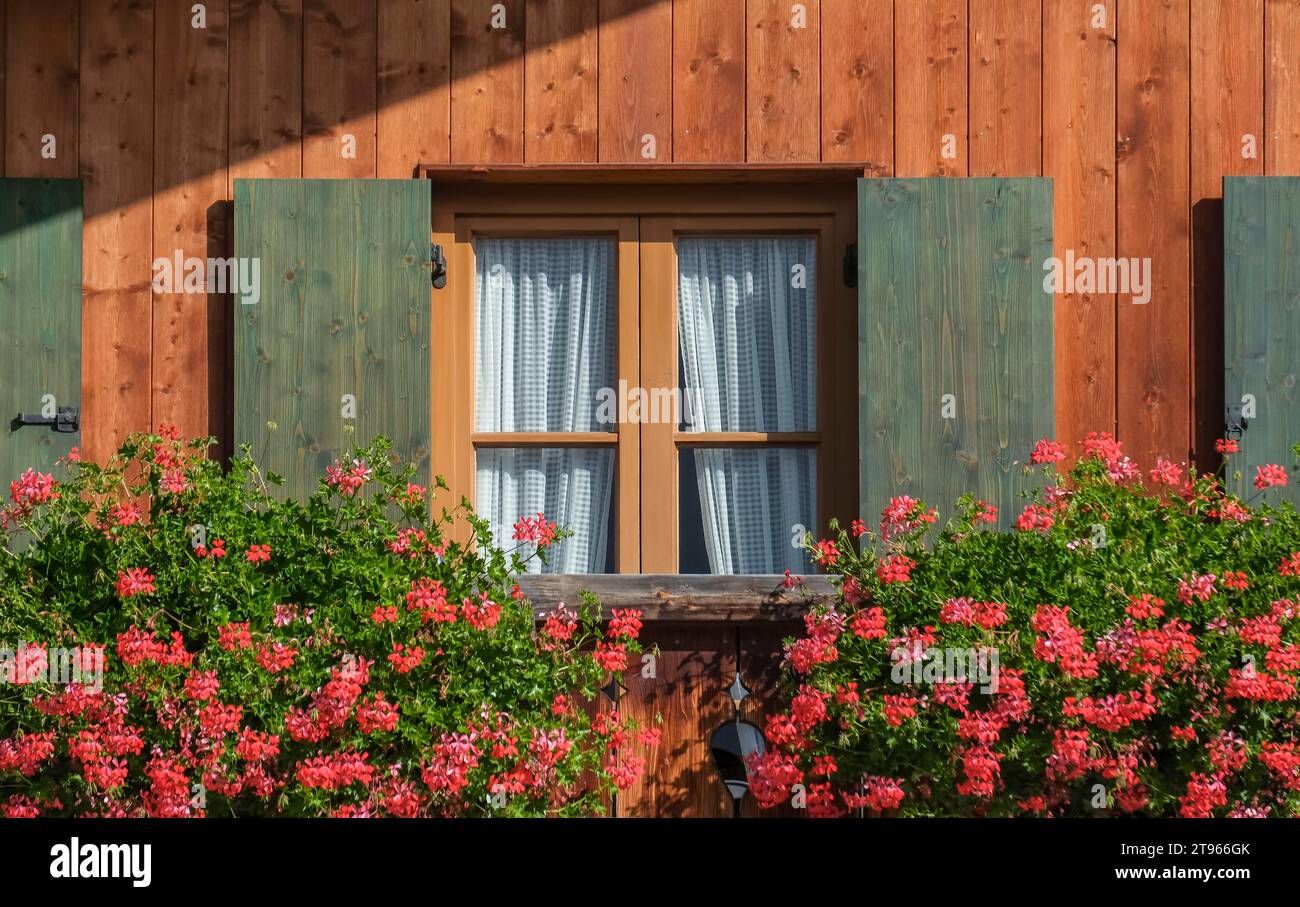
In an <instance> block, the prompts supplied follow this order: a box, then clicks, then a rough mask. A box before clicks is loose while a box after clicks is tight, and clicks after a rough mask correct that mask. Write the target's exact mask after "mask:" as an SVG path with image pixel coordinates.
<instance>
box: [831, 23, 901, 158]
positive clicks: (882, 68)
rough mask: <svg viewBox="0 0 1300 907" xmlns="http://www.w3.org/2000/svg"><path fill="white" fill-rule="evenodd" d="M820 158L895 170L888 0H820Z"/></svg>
mask: <svg viewBox="0 0 1300 907" xmlns="http://www.w3.org/2000/svg"><path fill="white" fill-rule="evenodd" d="M821 9H822V16H821V18H822V54H821V59H822V75H821V84H822V89H821V107H822V115H821V121H822V160H823V161H863V162H864V163H865V164H866V167H865V168H864V169H865V171H866V175H867V176H892V175H893V173H894V3H893V0H822V7H821Z"/></svg>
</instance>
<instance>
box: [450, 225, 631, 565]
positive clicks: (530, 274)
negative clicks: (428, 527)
mask: <svg viewBox="0 0 1300 907" xmlns="http://www.w3.org/2000/svg"><path fill="white" fill-rule="evenodd" d="M475 252H476V255H477V283H476V304H477V318H478V331H477V333H478V340H477V364H478V368H477V373H478V379H477V393H476V398H475V399H476V408H477V412H476V417H475V424H476V425H477V427H478V430H479V431H483V432H525V431H551V432H581V431H605V430H608V431H613V430H614V426H612V425H604V424H599V423H598V422H597V408H598V407H597V403H598V395H597V392H598V391H600V390H601V389H602V388H610V387H614V386H616V380H617V379H616V371H615V369H616V363H615V324H616V297H615V279H616V277H615V271H614V244H613V241H612V240H609V239H607V238H602V237H570V238H562V239H560V238H554V239H553V238H539V239H526V238H482V239H479V240H478V241H477V243H476V245H475ZM613 488H614V452H613V450H609V449H589V448H588V449H584V448H553V449H549V448H548V449H541V448H483V449H480V450H479V451H478V456H477V501H476V509H477V510H478V512H479V513H480V514H481V515H482V516H484V517H485V518H486V519H488V520H489V522H490V523H491V525H492V532H493V535H494V537H495V539H496V541H497V544H498V545H500V546H502V547H504V548H512V547H514V546H515V545H516V544H517V543H516V542H514V541H512V539H511V536H512V535H513V526H514V523H515V521H516V520H518V519H519V518H520V517H524V516H528V517H531V516H534V515H535V514H537V513H538V512H539V511H540V512H541V513H543V514H544V515H545V516H546V518H547V519H549V520H553V521H555V522H556V523H558V524H559V525H560V526H563V527H566V528H568V529H570V530H572V531H573V532H574V535H573V536H572V537H571V538H569V539H566V540H565V541H563V542H561V543H560V544H559V545H558V546H555V547H553V548H552V550H551V551H550V554H549V559H550V563H549V564H548V565H547V566H546V567H545V568H543V567H542V566H541V565H540V563H538V562H537V561H533V562H532V563H531V564H530V569H531V570H534V571H537V570H543V569H544V570H545V571H546V572H548V573H599V572H602V571H604V570H605V569H606V557H607V554H608V551H609V529H610V526H609V514H610V506H611V503H612V497H613Z"/></svg>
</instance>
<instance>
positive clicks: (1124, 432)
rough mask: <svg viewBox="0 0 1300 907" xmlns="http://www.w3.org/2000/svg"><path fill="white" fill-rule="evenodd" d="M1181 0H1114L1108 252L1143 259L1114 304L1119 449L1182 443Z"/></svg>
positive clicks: (1187, 353) (1178, 455)
mask: <svg viewBox="0 0 1300 907" xmlns="http://www.w3.org/2000/svg"><path fill="white" fill-rule="evenodd" d="M1188 11H1189V10H1188V0H1154V2H1146V0H1118V28H1119V43H1118V61H1117V64H1116V69H1117V76H1116V78H1117V82H1118V109H1117V118H1118V123H1119V151H1118V153H1119V161H1118V167H1117V174H1116V183H1117V199H1118V212H1117V254H1118V256H1119V257H1121V258H1130V259H1132V258H1137V259H1148V258H1149V259H1150V261H1151V284H1152V286H1151V301H1150V302H1149V303H1147V304H1145V305H1135V304H1133V302H1132V299H1131V297H1130V296H1128V295H1126V294H1121V295H1120V296H1119V298H1118V300H1117V325H1118V342H1117V349H1116V362H1117V375H1116V397H1117V403H1116V416H1117V421H1118V423H1119V439H1120V441H1122V442H1123V444H1124V449H1125V451H1126V452H1127V453H1128V454H1129V455H1131V456H1132V457H1133V458H1134V459H1135V460H1137V461H1138V462H1139V463H1142V464H1144V465H1145V464H1150V463H1154V462H1155V461H1156V458H1157V457H1158V456H1165V457H1169V458H1170V459H1172V460H1174V461H1175V462H1179V461H1184V460H1186V459H1187V458H1188V454H1189V452H1190V447H1191V411H1190V402H1191V400H1190V394H1191V345H1190V336H1191V325H1190V315H1191V305H1190V295H1191V294H1190V289H1191V286H1190V273H1189V271H1190V265H1191V223H1190V213H1191V206H1190V191H1189V185H1188V170H1189V167H1190V161H1189V157H1190V149H1189V144H1190V133H1189V128H1190V123H1189V115H1188V109H1189V107H1190V101H1191V95H1190V93H1191V78H1190V74H1189V71H1188V70H1189V62H1190V58H1191V52H1190V47H1189V34H1188V32H1189V28H1188Z"/></svg>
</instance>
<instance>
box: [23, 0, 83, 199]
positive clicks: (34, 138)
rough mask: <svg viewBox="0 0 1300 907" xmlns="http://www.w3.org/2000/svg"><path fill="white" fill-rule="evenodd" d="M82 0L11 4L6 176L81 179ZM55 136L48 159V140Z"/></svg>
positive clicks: (52, 0) (53, 0)
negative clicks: (80, 51) (78, 155)
mask: <svg viewBox="0 0 1300 907" xmlns="http://www.w3.org/2000/svg"><path fill="white" fill-rule="evenodd" d="M79 20H80V14H79V9H78V4H77V0H51V2H49V3H44V2H42V3H11V4H9V6H8V22H7V25H6V28H5V155H4V160H5V174H6V175H7V176H46V177H64V178H72V177H75V176H76V175H77V102H78V89H79V86H80V78H81V77H80V72H79V63H80V58H79V48H78V28H79V26H78V22H79ZM47 135H48V136H53V138H54V144H53V146H52V154H53V156H46V152H45V149H46V148H47V145H46V142H45V139H44V136H47Z"/></svg>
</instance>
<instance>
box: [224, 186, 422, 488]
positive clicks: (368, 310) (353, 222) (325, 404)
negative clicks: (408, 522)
mask: <svg viewBox="0 0 1300 907" xmlns="http://www.w3.org/2000/svg"><path fill="white" fill-rule="evenodd" d="M429 216H430V206H429V186H428V184H427V183H425V182H424V181H420V180H292V181H281V180H240V181H239V182H237V183H236V184H235V250H236V253H235V254H236V255H238V256H241V257H245V256H247V257H257V258H259V259H260V260H261V262H262V275H263V279H262V294H261V300H260V301H259V302H258V303H257V304H256V305H239V306H238V307H237V312H236V319H237V324H236V330H235V400H236V409H235V430H236V436H237V438H238V441H239V442H240V443H244V442H247V443H250V444H252V445H253V452H254V455H255V456H257V457H258V462H259V463H260V464H264V465H265V467H266V468H268V469H270V470H272V471H274V472H277V473H280V474H281V475H284V476H285V477H286V482H285V485H284V487H283V493H284V494H286V495H289V496H293V497H303V496H305V495H306V494H309V493H310V492H311V491H313V490H314V489H315V488H316V484H317V481H318V479H319V478H320V476H322V475H324V472H325V468H326V467H327V466H329V465H330V464H331V463H333V462H334V460H336V459H337V458H338V457H340V456H341V455H342V454H344V453H346V451H347V450H348V448H350V447H351V446H352V444H353V443H354V441H355V442H360V443H369V441H370V440H371V439H372V438H373V437H375V436H376V435H383V436H385V437H387V438H388V439H389V440H390V441H392V442H393V450H394V453H395V454H396V455H397V456H399V457H401V458H402V461H403V462H414V463H416V464H418V465H419V467H420V469H421V471H422V474H423V476H424V480H425V481H427V477H428V470H429V444H430V439H429V413H430V401H429V392H430V380H429V334H430V325H429V274H430V270H429V235H430V224H429ZM345 394H352V395H354V396H355V402H356V419H355V420H345V419H344V418H343V416H342V411H341V405H342V403H343V395H345ZM268 422H273V423H274V424H275V428H273V429H271V428H268V426H267V423H268ZM345 424H348V425H352V426H353V427H354V428H355V432H354V433H349V432H348V431H346V430H345Z"/></svg>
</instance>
